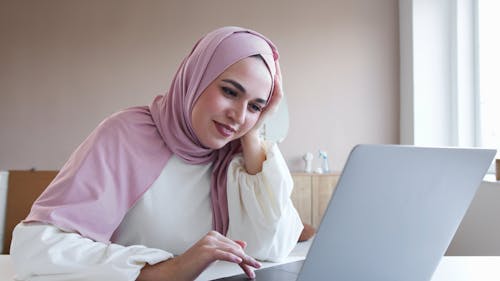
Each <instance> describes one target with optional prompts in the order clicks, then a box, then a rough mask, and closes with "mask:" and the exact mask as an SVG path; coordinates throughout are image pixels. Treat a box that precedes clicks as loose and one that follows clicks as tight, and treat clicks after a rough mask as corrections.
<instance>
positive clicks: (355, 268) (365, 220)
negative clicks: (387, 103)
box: [218, 145, 496, 281]
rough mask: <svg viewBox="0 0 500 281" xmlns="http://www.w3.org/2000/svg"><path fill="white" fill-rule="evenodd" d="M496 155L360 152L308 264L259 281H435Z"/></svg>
mask: <svg viewBox="0 0 500 281" xmlns="http://www.w3.org/2000/svg"><path fill="white" fill-rule="evenodd" d="M495 152H496V151H495V150H490V149H476V148H427V147H415V146H404V145H358V146H356V147H354V149H353V150H352V151H351V153H350V155H349V158H348V160H347V162H346V164H345V167H344V169H343V171H342V174H341V176H340V179H339V181H338V183H337V187H336V189H335V191H334V193H333V195H332V197H331V199H330V202H329V205H328V207H327V210H326V211H325V214H324V216H323V219H322V221H321V224H320V226H319V228H318V231H317V233H316V236H315V238H314V241H313V242H312V245H311V248H310V249H309V252H308V255H307V257H306V259H305V260H303V261H298V262H293V263H288V264H283V265H279V266H274V267H269V268H265V269H260V270H256V271H255V273H256V278H255V280H261V281H269V280H302V281H310V280H340V281H345V280H349V281H357V280H360V281H366V280H380V281H389V280H395V281H401V280H405V281H413V280H415V281H417V280H418V281H423V280H430V279H431V277H432V275H433V273H434V271H435V269H436V267H437V265H438V264H439V261H440V259H441V257H442V256H443V255H444V253H445V251H446V249H447V248H448V245H449V244H450V242H451V240H452V238H453V236H454V234H455V232H456V230H457V228H458V226H459V224H460V222H461V220H462V218H463V217H464V215H465V212H466V211H467V208H468V207H469V205H470V203H471V201H472V199H473V197H474V194H475V193H476V190H477V188H478V187H479V185H480V183H481V181H482V178H483V177H484V175H485V173H486V172H487V170H488V167H489V166H490V164H491V162H492V160H493V158H494V156H495ZM218 280H248V278H247V277H246V276H245V275H244V274H241V275H237V276H232V277H227V278H222V279H218Z"/></svg>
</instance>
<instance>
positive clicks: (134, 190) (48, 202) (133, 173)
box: [25, 27, 278, 242]
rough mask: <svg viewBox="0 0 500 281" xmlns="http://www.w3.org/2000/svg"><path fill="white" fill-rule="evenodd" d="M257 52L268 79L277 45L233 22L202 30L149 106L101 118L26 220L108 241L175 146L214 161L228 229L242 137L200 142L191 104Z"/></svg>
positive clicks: (218, 204)
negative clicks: (230, 170)
mask: <svg viewBox="0 0 500 281" xmlns="http://www.w3.org/2000/svg"><path fill="white" fill-rule="evenodd" d="M256 54H260V55H261V56H262V57H263V58H264V61H265V63H266V65H267V67H268V69H269V72H270V75H271V76H272V78H273V80H272V81H274V75H275V73H276V64H277V63H278V62H277V60H278V52H277V50H276V47H275V46H274V44H273V43H272V42H271V41H269V40H268V39H267V38H266V37H264V36H263V35H261V34H259V33H257V32H255V31H252V30H248V29H243V28H239V27H223V28H219V29H216V30H214V31H212V32H210V33H209V34H207V35H206V36H205V37H203V38H202V39H201V40H200V41H198V43H197V44H196V45H195V47H194V48H193V50H192V51H191V53H190V54H189V55H188V56H187V57H186V58H185V59H184V60H183V61H182V64H181V66H180V67H179V69H178V71H177V73H176V74H175V77H174V79H173V81H172V85H171V87H170V90H169V92H168V93H167V94H165V95H163V96H157V97H156V98H155V99H154V101H153V103H152V104H151V105H150V106H149V107H147V106H143V107H133V108H129V109H125V110H123V111H120V112H118V113H115V114H114V115H112V116H110V117H109V118H107V119H105V120H104V121H103V122H102V123H101V124H99V126H98V127H97V128H96V129H95V130H94V131H93V132H92V133H91V134H90V135H89V137H88V138H87V139H86V140H85V141H84V142H83V143H82V144H81V145H80V146H79V147H78V149H77V150H76V151H75V152H74V153H73V154H72V155H71V156H70V158H69V160H68V161H67V162H66V164H65V165H64V166H63V167H62V169H61V171H60V172H59V174H58V175H57V176H56V178H55V179H54V180H53V181H52V183H51V184H50V185H49V186H48V187H47V189H46V190H45V191H44V192H43V193H42V195H40V197H39V198H38V199H37V200H36V201H35V203H34V204H33V206H32V208H31V212H30V214H29V215H28V217H27V218H26V219H25V221H40V222H45V223H50V224H53V225H56V226H58V227H60V228H62V229H64V230H66V231H75V232H78V233H80V234H81V235H82V236H84V237H88V238H91V239H93V240H95V241H100V242H109V241H110V238H111V236H112V234H113V232H114V231H115V230H116V228H117V227H118V226H119V224H120V223H121V221H122V220H123V218H124V216H125V215H126V213H127V211H128V210H129V209H130V208H131V207H132V206H133V205H134V204H135V202H136V201H137V200H138V199H139V198H140V197H141V196H142V194H143V193H144V192H146V191H147V190H148V189H149V187H150V186H151V185H152V184H153V182H154V181H155V180H156V178H157V177H158V176H159V175H160V173H161V171H162V169H163V168H164V167H165V165H166V163H167V162H168V160H169V159H170V157H171V156H172V155H173V154H175V155H176V156H177V157H179V158H180V159H182V160H183V161H185V162H186V163H189V164H193V165H196V164H206V163H213V166H212V177H211V186H210V194H211V201H212V210H213V228H214V229H215V230H217V231H219V232H221V233H223V234H226V232H227V229H228V225H229V215H228V209H227V192H226V175H227V166H228V164H229V162H230V161H231V159H232V158H233V156H234V155H235V154H236V153H238V152H240V151H241V146H240V142H239V140H236V141H233V142H230V143H228V144H227V145H226V146H224V147H223V148H221V149H219V150H213V149H208V148H205V147H203V146H202V145H201V144H200V142H199V140H198V139H197V137H196V135H195V134H194V132H193V129H192V126H191V110H192V108H193V106H194V103H195V102H196V100H197V98H198V97H199V96H200V95H201V93H202V92H203V90H204V89H205V88H206V87H207V86H208V85H209V84H210V83H211V82H212V81H213V80H214V79H215V78H217V76H219V75H220V74H221V73H222V72H224V70H225V69H226V68H228V67H229V66H230V65H232V64H234V63H235V62H237V61H239V60H241V59H243V58H246V57H249V56H252V55H256ZM179 188H182V187H179Z"/></svg>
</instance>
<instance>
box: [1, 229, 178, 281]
mask: <svg viewBox="0 0 500 281" xmlns="http://www.w3.org/2000/svg"><path fill="white" fill-rule="evenodd" d="M13 234H14V235H13V240H12V245H11V250H10V256H11V257H12V261H13V263H14V267H15V271H16V274H17V276H16V280H31V279H34V278H36V280H40V278H41V277H43V276H45V277H46V278H47V279H49V278H50V280H76V279H78V280H89V281H90V280H110V281H113V280H116V281H119V280H121V281H123V280H130V281H133V280H135V279H136V278H137V276H138V275H139V273H140V270H141V268H142V267H143V266H144V265H145V264H156V263H159V262H161V261H164V260H167V259H169V258H171V257H172V256H173V255H172V254H170V253H168V252H165V251H163V250H159V249H153V248H146V247H144V246H139V245H136V246H128V247H125V246H122V245H118V244H105V243H101V242H95V241H93V240H90V239H87V238H84V237H82V236H81V235H79V234H77V233H71V232H65V231H62V230H61V229H59V228H57V227H55V226H53V225H50V224H43V223H20V224H18V225H17V226H16V228H15V229H14V233H13Z"/></svg>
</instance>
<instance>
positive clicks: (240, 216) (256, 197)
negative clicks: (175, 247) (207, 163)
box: [227, 143, 303, 261]
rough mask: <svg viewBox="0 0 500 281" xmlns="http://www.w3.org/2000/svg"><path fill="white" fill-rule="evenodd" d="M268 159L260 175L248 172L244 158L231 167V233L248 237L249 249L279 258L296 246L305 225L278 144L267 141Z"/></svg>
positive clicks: (265, 257)
mask: <svg viewBox="0 0 500 281" xmlns="http://www.w3.org/2000/svg"><path fill="white" fill-rule="evenodd" d="M264 148H265V150H266V160H265V161H264V163H263V168H262V171H261V172H260V173H258V174H256V175H250V174H248V173H246V172H245V168H244V162H243V158H242V157H241V156H237V157H235V159H233V161H232V162H231V164H230V165H229V168H228V178H227V197H228V209H229V230H228V235H227V236H228V237H230V238H231V239H238V240H243V241H246V242H247V244H248V246H247V249H246V252H247V253H249V254H250V255H252V256H253V257H255V258H257V259H260V260H270V261H278V260H280V259H282V258H284V257H286V256H287V255H288V254H289V253H290V251H291V250H292V249H293V248H294V247H295V245H296V243H297V240H298V237H299V235H300V232H301V231H302V228H303V225H302V222H301V220H300V217H299V215H298V213H297V211H296V209H295V207H294V206H293V203H292V201H291V198H290V195H291V193H292V189H293V180H292V178H291V175H290V172H289V170H288V167H287V165H286V163H285V161H284V159H283V156H282V155H281V153H280V151H279V149H278V147H277V145H276V144H270V143H265V147H264Z"/></svg>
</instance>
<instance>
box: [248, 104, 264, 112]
mask: <svg viewBox="0 0 500 281" xmlns="http://www.w3.org/2000/svg"><path fill="white" fill-rule="evenodd" d="M249 106H250V110H251V111H253V112H260V111H262V107H261V106H259V105H257V104H250V105H249Z"/></svg>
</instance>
